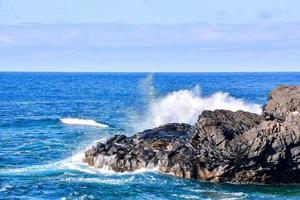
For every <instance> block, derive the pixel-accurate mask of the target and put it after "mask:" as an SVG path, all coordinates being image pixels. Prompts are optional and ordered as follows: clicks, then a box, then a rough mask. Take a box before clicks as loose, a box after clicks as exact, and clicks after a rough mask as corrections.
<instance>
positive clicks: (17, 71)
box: [0, 70, 300, 73]
mask: <svg viewBox="0 0 300 200" xmlns="http://www.w3.org/2000/svg"><path fill="white" fill-rule="evenodd" d="M293 72H294V73H300V71H156V72H155V71H22V70H20V71H19V70H13V71H8V70H0V73H293Z"/></svg>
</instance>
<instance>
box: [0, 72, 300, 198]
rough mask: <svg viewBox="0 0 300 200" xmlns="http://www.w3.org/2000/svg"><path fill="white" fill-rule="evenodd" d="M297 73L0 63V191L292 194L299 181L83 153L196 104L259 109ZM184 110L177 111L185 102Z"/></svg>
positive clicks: (193, 111)
mask: <svg viewBox="0 0 300 200" xmlns="http://www.w3.org/2000/svg"><path fill="white" fill-rule="evenodd" d="M279 84H298V85H299V84H300V73H158V74H156V73H155V74H147V73H117V74H112V73H0V199H300V186H298V185H289V186H287V185H280V186H264V185H232V184H215V183H204V182H200V181H196V180H187V179H181V178H176V177H172V176H167V175H162V174H159V173H157V172H155V171H143V170H141V171H138V172H135V173H123V174H120V173H114V172H111V171H107V170H96V169H93V168H91V167H88V166H86V165H85V164H83V163H82V162H81V159H82V156H83V152H84V150H85V149H86V148H88V147H90V146H91V145H92V144H93V143H94V142H96V141H99V140H105V139H106V138H109V137H111V136H112V135H114V134H127V135H131V134H134V133H136V132H138V131H141V130H143V129H145V128H150V127H153V126H156V125H159V124H162V123H165V122H173V121H184V122H187V123H193V122H194V121H195V119H196V117H197V115H198V114H199V112H201V111H202V110H204V109H216V108H226V109H231V110H237V109H243V110H249V111H252V112H260V109H261V106H262V105H263V104H264V103H265V102H266V100H267V94H268V93H269V91H270V90H271V89H272V88H273V87H275V86H277V85H279ZM183 111H184V112H183Z"/></svg>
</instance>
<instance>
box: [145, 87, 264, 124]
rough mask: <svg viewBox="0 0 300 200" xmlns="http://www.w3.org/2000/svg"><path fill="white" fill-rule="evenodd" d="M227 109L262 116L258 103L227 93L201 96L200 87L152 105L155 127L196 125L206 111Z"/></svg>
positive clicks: (171, 94)
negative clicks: (179, 124)
mask: <svg viewBox="0 0 300 200" xmlns="http://www.w3.org/2000/svg"><path fill="white" fill-rule="evenodd" d="M216 109H225V110H231V111H237V110H243V111H248V112H253V113H257V114H261V111H262V108H261V106H260V105H259V104H256V103H247V102H245V101H244V100H243V99H238V98H234V97H232V96H230V95H229V93H225V92H216V93H214V94H212V95H210V96H201V93H200V89H199V86H196V87H195V88H194V89H192V90H179V91H175V92H172V93H170V94H168V95H166V96H164V97H162V98H158V99H156V100H155V101H154V102H153V103H151V105H150V111H151V118H152V122H153V125H154V126H159V125H162V124H165V123H174V122H180V123H188V124H194V123H195V122H196V121H197V119H198V116H199V115H200V114H201V113H202V112H203V111H204V110H216Z"/></svg>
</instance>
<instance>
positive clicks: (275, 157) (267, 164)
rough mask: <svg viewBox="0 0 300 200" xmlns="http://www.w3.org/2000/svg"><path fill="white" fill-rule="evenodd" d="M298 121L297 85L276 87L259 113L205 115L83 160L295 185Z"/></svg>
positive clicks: (299, 178)
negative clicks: (189, 123)
mask: <svg viewBox="0 0 300 200" xmlns="http://www.w3.org/2000/svg"><path fill="white" fill-rule="evenodd" d="M299 123H300V86H281V87H278V88H277V89H275V90H273V91H272V92H271V93H270V95H269V101H268V103H267V104H266V105H265V106H264V108H263V112H262V115H257V114H253V113H249V112H244V111H237V112H232V111H228V110H215V111H204V112H203V113H202V114H201V115H200V116H199V118H198V121H197V123H196V124H195V125H194V126H190V125H188V124H177V123H173V124H166V125H164V126H160V127H157V128H154V129H150V130H146V131H143V132H140V133H137V134H135V135H133V136H131V137H127V136H124V135H117V136H114V137H113V138H111V139H109V140H108V141H106V142H105V143H100V142H99V143H97V145H96V146H95V147H93V148H92V149H89V150H87V151H86V152H85V158H84V162H86V163H88V164H89V165H91V166H95V167H97V168H107V169H111V170H114V171H117V172H124V171H134V170H137V169H141V168H149V169H153V168H156V169H158V170H159V171H161V172H163V173H167V174H172V175H175V176H180V177H185V178H195V179H200V180H205V181H217V182H253V183H300V130H299V129H300V124H299Z"/></svg>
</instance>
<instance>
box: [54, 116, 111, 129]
mask: <svg viewBox="0 0 300 200" xmlns="http://www.w3.org/2000/svg"><path fill="white" fill-rule="evenodd" d="M60 121H61V122H62V123H64V124H69V125H84V126H96V127H100V128H107V127H108V125H106V124H101V123H99V122H96V121H95V120H93V119H79V118H62V119H60Z"/></svg>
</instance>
